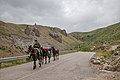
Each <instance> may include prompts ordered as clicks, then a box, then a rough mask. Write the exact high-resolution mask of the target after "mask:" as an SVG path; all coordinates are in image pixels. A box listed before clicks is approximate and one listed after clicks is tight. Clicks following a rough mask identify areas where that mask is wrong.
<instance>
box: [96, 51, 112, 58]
mask: <svg viewBox="0 0 120 80" xmlns="http://www.w3.org/2000/svg"><path fill="white" fill-rule="evenodd" d="M113 53H114V51H105V50H103V51H102V50H101V51H96V55H97V56H103V57H110V56H111V55H112V54H113Z"/></svg>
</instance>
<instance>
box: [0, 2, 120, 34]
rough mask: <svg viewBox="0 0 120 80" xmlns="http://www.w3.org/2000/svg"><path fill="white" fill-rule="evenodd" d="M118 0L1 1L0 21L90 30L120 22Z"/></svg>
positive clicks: (69, 30) (72, 29) (73, 29)
mask: <svg viewBox="0 0 120 80" xmlns="http://www.w3.org/2000/svg"><path fill="white" fill-rule="evenodd" d="M119 3H120V0H0V20H4V21H8V22H15V23H30V24H34V23H37V24H41V25H50V26H58V27H60V28H64V29H67V31H68V32H73V31H91V30H93V29H97V28H99V27H102V26H106V25H108V24H113V23H116V22H119V21H120V15H119V14H120V7H119Z"/></svg>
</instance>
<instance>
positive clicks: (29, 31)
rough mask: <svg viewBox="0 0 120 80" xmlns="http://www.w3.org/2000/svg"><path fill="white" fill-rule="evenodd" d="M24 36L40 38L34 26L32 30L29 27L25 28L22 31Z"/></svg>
mask: <svg viewBox="0 0 120 80" xmlns="http://www.w3.org/2000/svg"><path fill="white" fill-rule="evenodd" d="M24 32H25V34H27V35H32V36H37V37H40V32H39V30H38V29H37V28H36V26H34V27H33V28H32V27H30V26H27V27H26V28H25V30H24Z"/></svg>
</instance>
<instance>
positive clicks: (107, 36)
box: [70, 23, 120, 43]
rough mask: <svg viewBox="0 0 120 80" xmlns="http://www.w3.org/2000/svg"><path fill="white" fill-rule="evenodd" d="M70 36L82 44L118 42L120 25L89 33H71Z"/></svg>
mask: <svg viewBox="0 0 120 80" xmlns="http://www.w3.org/2000/svg"><path fill="white" fill-rule="evenodd" d="M70 35H72V36H73V37H75V38H76V39H78V40H82V41H83V42H95V43H102V42H106V43H108V42H120V23H116V24H113V25H110V26H108V27H105V28H101V29H97V30H94V31H91V32H73V33H70Z"/></svg>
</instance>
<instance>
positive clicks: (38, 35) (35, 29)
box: [32, 27, 40, 37]
mask: <svg viewBox="0 0 120 80" xmlns="http://www.w3.org/2000/svg"><path fill="white" fill-rule="evenodd" d="M32 31H33V32H34V33H35V36H37V37H40V32H39V30H38V29H37V28H35V27H34V28H33V30H32Z"/></svg>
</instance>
